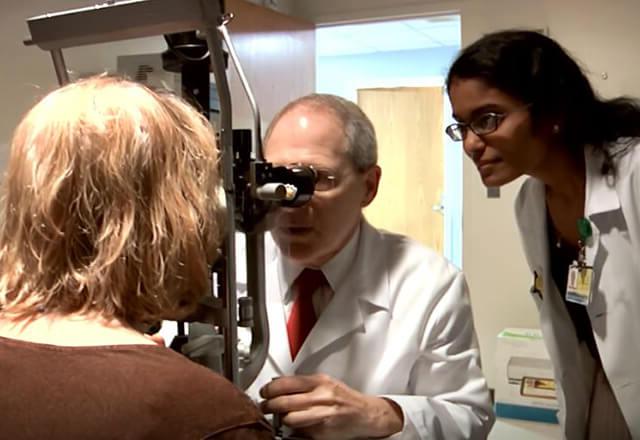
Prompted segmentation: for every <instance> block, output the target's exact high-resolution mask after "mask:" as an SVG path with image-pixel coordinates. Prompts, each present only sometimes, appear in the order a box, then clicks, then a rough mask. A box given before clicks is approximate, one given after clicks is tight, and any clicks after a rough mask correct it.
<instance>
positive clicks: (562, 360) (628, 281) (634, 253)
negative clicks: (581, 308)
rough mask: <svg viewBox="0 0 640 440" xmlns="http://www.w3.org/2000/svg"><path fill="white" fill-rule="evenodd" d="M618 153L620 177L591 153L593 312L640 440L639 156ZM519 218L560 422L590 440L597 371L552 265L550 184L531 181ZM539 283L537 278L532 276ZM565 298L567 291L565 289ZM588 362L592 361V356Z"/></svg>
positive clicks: (573, 435)
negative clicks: (547, 198)
mask: <svg viewBox="0 0 640 440" xmlns="http://www.w3.org/2000/svg"><path fill="white" fill-rule="evenodd" d="M638 148H639V147H637V146H635V147H634V146H632V147H631V148H628V149H626V150H625V149H623V147H622V145H616V146H615V149H616V150H617V151H621V152H622V153H621V154H619V155H617V159H616V167H617V174H616V178H615V179H613V178H611V177H609V178H607V177H605V176H603V175H602V173H601V164H602V155H601V154H600V153H597V152H596V151H594V150H592V149H587V150H585V159H586V197H585V217H587V218H588V219H589V221H590V222H591V225H592V229H593V236H592V239H591V240H590V241H589V243H588V246H587V250H586V258H587V263H589V264H590V265H593V267H594V277H595V279H594V283H595V288H594V289H593V297H592V301H591V303H590V304H589V305H588V306H587V310H588V314H589V317H590V320H591V325H592V326H593V333H594V337H595V341H596V344H597V347H598V351H599V353H600V357H601V359H602V366H603V369H604V371H605V373H606V375H607V378H608V379H609V382H610V384H611V388H612V390H613V393H614V395H615V396H616V398H617V400H618V402H619V405H620V408H621V410H622V413H623V415H624V417H625V420H626V422H627V424H628V425H629V429H630V432H631V435H632V437H633V438H636V439H640V367H638V365H639V364H640V150H639V149H638ZM516 217H517V221H518V225H519V228H520V233H521V236H522V241H523V246H524V251H525V254H526V257H527V261H528V263H529V267H530V269H531V271H532V272H533V271H535V272H536V273H537V274H538V276H539V277H540V278H541V279H540V280H539V281H541V283H540V284H541V286H542V288H541V289H540V292H536V291H535V289H532V296H533V299H534V301H535V303H536V305H537V307H538V310H539V312H540V326H541V329H542V333H543V336H544V340H545V344H546V346H547V349H548V351H549V355H550V357H551V360H552V362H553V367H554V373H555V377H556V381H557V386H558V398H559V401H560V412H559V420H560V423H561V424H562V425H563V426H564V433H565V436H566V438H568V439H581V438H584V437H585V428H586V419H587V415H588V410H589V398H590V390H591V383H592V380H593V368H594V365H593V364H590V363H589V362H585V361H584V357H583V356H581V352H580V350H581V349H579V348H578V347H579V346H578V340H577V337H576V334H575V330H574V327H573V324H572V322H571V319H570V317H569V314H568V312H567V311H566V308H565V306H564V304H563V302H562V301H563V300H562V296H561V295H560V292H558V288H557V287H556V286H555V283H554V282H553V279H552V275H551V272H550V266H549V250H548V244H547V243H548V240H547V238H546V237H547V224H546V206H545V188H544V184H543V183H542V182H541V181H539V180H537V179H534V178H529V179H528V180H527V181H526V182H525V183H524V184H523V186H522V188H521V189H520V193H519V195H518V198H517V201H516ZM532 278H533V274H532ZM562 295H564V286H563V288H562ZM587 358H588V357H587Z"/></svg>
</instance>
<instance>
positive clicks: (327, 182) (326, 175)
mask: <svg viewBox="0 0 640 440" xmlns="http://www.w3.org/2000/svg"><path fill="white" fill-rule="evenodd" d="M309 168H311V169H312V170H313V172H314V173H315V174H316V186H315V189H316V191H319V192H322V191H329V190H332V189H333V188H335V187H336V186H338V177H337V176H336V175H335V173H334V172H333V171H331V170H328V169H324V168H318V167H314V166H313V165H309Z"/></svg>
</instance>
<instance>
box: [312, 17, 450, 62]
mask: <svg viewBox="0 0 640 440" xmlns="http://www.w3.org/2000/svg"><path fill="white" fill-rule="evenodd" d="M316 45H317V54H318V56H339V55H353V54H359V53H372V52H387V51H398V50H411V49H425V48H434V47H440V46H459V45H460V17H459V16H457V15H444V16H434V17H421V18H411V19H406V20H393V21H382V22H373V23H359V24H348V25H339V26H327V27H319V28H318V29H317V31H316Z"/></svg>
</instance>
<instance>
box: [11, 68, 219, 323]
mask: <svg viewBox="0 0 640 440" xmlns="http://www.w3.org/2000/svg"><path fill="white" fill-rule="evenodd" d="M218 186H219V178H218V172H217V151H216V142H215V135H214V133H213V131H212V129H211V126H210V125H209V123H208V121H207V120H206V119H205V118H204V117H203V116H201V115H200V114H199V113H198V112H196V111H195V110H194V109H192V108H191V107H190V106H189V105H188V104H186V103H185V102H184V101H182V100H181V99H179V98H177V97H175V96H172V95H169V94H164V93H156V92H154V91H151V90H150V89H148V88H146V87H144V86H142V85H140V84H136V83H133V82H129V81H126V80H123V79H118V78H113V77H106V76H102V77H94V78H89V79H86V80H82V81H79V82H77V83H73V84H70V85H67V86H65V87H62V88H60V89H58V90H56V91H54V92H52V93H50V94H49V95H47V96H46V97H45V98H44V99H42V101H40V102H39V103H38V104H36V105H35V107H33V108H32V109H31V110H30V111H29V113H28V114H27V115H26V116H25V118H24V119H23V120H22V122H21V123H20V125H19V126H18V128H17V129H16V132H15V134H14V138H13V142H12V146H11V156H10V159H9V165H8V171H7V175H6V177H5V181H4V194H3V196H4V203H3V212H2V217H0V222H1V226H0V308H1V309H2V313H3V314H4V315H6V316H10V317H14V318H16V319H22V318H30V317H35V316H37V315H38V314H39V313H60V314H70V313H98V314H100V315H102V316H104V317H107V318H116V319H120V320H122V321H124V322H126V323H128V324H139V323H141V322H148V321H151V320H155V319H159V318H161V317H163V316H166V315H167V314H168V313H169V314H173V313H182V312H184V311H186V310H187V309H189V308H190V307H191V306H193V305H194V304H195V302H196V300H197V299H198V298H199V297H201V296H202V295H203V294H204V293H206V290H207V286H208V280H209V270H208V263H210V262H211V261H212V257H213V254H214V251H215V248H216V247H217V245H218V242H219V239H220V237H219V235H220V230H221V225H219V224H218V219H219V218H220V215H219V210H220V205H219V202H218V198H217V195H216V192H217V189H218Z"/></svg>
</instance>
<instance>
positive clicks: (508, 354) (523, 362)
mask: <svg viewBox="0 0 640 440" xmlns="http://www.w3.org/2000/svg"><path fill="white" fill-rule="evenodd" d="M496 369H497V370H496V373H497V374H496V380H497V383H496V388H495V410H496V415H497V416H498V417H505V418H513V419H521V420H531V421H536V422H545V423H558V418H557V412H558V401H557V399H556V386H555V380H554V378H553V369H552V366H551V361H550V360H549V354H548V353H547V349H546V347H545V345H544V341H543V340H542V333H541V332H540V330H537V329H523V328H507V329H504V330H503V331H502V332H500V334H499V335H498V341H497V346H496Z"/></svg>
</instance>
